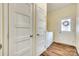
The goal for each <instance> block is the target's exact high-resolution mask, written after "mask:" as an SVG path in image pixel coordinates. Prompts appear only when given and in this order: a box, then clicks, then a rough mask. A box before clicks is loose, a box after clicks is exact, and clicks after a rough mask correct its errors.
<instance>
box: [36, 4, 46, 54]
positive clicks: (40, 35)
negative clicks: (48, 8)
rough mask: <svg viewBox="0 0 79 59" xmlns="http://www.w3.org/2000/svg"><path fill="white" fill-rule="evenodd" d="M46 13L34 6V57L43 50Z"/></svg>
mask: <svg viewBox="0 0 79 59" xmlns="http://www.w3.org/2000/svg"><path fill="white" fill-rule="evenodd" d="M45 37H46V12H45V10H44V9H42V8H41V7H39V6H38V5H36V55H40V54H41V53H42V52H43V51H44V50H45Z"/></svg>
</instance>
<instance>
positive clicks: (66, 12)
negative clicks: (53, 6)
mask: <svg viewBox="0 0 79 59" xmlns="http://www.w3.org/2000/svg"><path fill="white" fill-rule="evenodd" d="M47 15H48V20H47V29H48V31H52V32H54V41H56V42H60V43H65V44H70V45H75V27H76V25H75V20H76V19H75V16H76V5H75V4H72V5H69V6H66V7H64V8H62V9H59V10H55V11H51V12H48V14H47ZM67 16H69V17H71V18H72V32H71V33H70V34H68V35H67V34H66V36H67V37H64V39H59V28H58V27H59V22H60V20H61V19H62V18H64V17H67ZM63 36H65V34H64V35H63Z"/></svg>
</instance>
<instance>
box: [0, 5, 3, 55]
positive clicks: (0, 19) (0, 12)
mask: <svg viewBox="0 0 79 59" xmlns="http://www.w3.org/2000/svg"><path fill="white" fill-rule="evenodd" d="M2 32H3V31H2V4H0V56H2Z"/></svg>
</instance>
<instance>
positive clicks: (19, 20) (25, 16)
mask: <svg viewBox="0 0 79 59" xmlns="http://www.w3.org/2000/svg"><path fill="white" fill-rule="evenodd" d="M30 35H32V4H27V3H26V4H24V3H23V4H22V3H21V4H20V3H19V4H9V55H16V56H18V55H19V56H30V55H32V37H31V36H30ZM28 44H29V46H28Z"/></svg>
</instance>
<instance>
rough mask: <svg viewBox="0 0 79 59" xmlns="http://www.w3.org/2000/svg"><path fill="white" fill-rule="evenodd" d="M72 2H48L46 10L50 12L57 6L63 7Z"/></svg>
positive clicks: (57, 7)
mask: <svg viewBox="0 0 79 59" xmlns="http://www.w3.org/2000/svg"><path fill="white" fill-rule="evenodd" d="M70 4H72V3H48V4H47V11H48V12H50V11H54V10H57V9H59V8H63V7H65V6H68V5H70Z"/></svg>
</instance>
